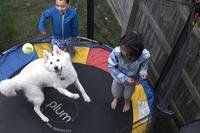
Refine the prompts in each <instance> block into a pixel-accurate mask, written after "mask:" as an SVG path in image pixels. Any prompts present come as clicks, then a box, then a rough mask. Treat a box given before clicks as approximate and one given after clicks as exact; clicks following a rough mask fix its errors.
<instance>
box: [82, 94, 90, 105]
mask: <svg viewBox="0 0 200 133" xmlns="http://www.w3.org/2000/svg"><path fill="white" fill-rule="evenodd" d="M83 98H84V101H85V102H87V103H89V102H91V99H90V97H89V96H87V95H86V96H84V97H83Z"/></svg>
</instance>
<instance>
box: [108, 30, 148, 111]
mask: <svg viewBox="0 0 200 133" xmlns="http://www.w3.org/2000/svg"><path fill="white" fill-rule="evenodd" d="M149 58H150V53H149V51H148V50H147V49H144V46H143V37H142V36H141V35H140V34H139V33H137V32H135V31H129V32H128V33H126V34H125V35H124V36H123V37H122V38H121V40H120V46H118V47H116V48H114V49H113V51H112V53H111V54H110V56H109V58H108V67H109V69H110V71H111V72H110V73H111V76H112V77H113V83H112V87H111V92H112V95H113V97H114V98H113V101H112V102H111V108H112V109H115V108H116V106H117V103H118V100H119V99H120V97H121V96H123V98H124V100H125V103H124V107H123V112H127V111H128V110H129V109H130V100H131V95H132V93H133V91H134V88H135V84H136V83H137V81H138V79H139V78H140V77H141V78H142V79H146V78H147V69H148V62H149Z"/></svg>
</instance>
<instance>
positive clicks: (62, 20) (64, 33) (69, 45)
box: [38, 0, 78, 58]
mask: <svg viewBox="0 0 200 133" xmlns="http://www.w3.org/2000/svg"><path fill="white" fill-rule="evenodd" d="M69 1H70V0H55V6H53V7H51V8H49V9H47V10H45V11H44V12H43V13H42V16H41V18H40V22H39V26H38V27H39V30H40V33H41V34H43V35H46V31H45V24H46V20H47V19H49V18H50V20H51V25H52V36H53V38H52V40H51V45H52V46H53V45H57V46H58V47H59V48H60V49H62V50H63V49H64V48H65V47H66V50H67V52H69V53H70V55H71V57H72V58H73V57H74V54H75V48H74V41H75V39H76V36H77V34H78V17H77V12H76V11H75V10H74V9H73V8H72V7H70V6H69Z"/></svg>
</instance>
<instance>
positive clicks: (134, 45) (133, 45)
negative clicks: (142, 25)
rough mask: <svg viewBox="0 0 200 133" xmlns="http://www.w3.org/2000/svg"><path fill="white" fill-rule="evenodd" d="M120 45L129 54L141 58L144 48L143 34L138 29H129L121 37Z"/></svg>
mask: <svg viewBox="0 0 200 133" xmlns="http://www.w3.org/2000/svg"><path fill="white" fill-rule="evenodd" d="M120 45H121V47H122V48H123V49H125V50H126V52H127V54H128V55H129V56H131V57H135V58H139V57H140V56H141V54H142V51H143V49H144V44H143V36H142V35H141V34H140V33H138V32H136V31H129V32H127V33H126V34H125V35H124V36H122V38H121V39H120Z"/></svg>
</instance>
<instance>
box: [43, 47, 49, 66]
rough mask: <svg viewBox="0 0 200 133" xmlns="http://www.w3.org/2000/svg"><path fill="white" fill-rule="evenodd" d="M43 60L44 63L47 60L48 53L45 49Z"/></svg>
mask: <svg viewBox="0 0 200 133" xmlns="http://www.w3.org/2000/svg"><path fill="white" fill-rule="evenodd" d="M43 56H44V62H45V63H46V62H47V61H48V60H49V53H48V52H47V51H46V50H43Z"/></svg>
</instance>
